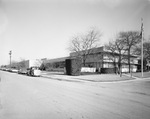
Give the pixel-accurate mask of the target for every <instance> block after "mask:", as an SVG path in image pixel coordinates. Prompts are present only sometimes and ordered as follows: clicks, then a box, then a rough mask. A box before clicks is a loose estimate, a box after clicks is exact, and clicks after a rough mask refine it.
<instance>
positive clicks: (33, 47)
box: [0, 0, 150, 65]
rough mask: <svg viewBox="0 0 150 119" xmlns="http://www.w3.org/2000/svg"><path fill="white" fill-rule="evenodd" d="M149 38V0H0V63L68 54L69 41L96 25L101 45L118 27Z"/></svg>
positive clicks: (118, 29) (112, 36)
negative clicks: (141, 32) (141, 30)
mask: <svg viewBox="0 0 150 119" xmlns="http://www.w3.org/2000/svg"><path fill="white" fill-rule="evenodd" d="M141 18H143V23H144V38H145V39H148V38H150V22H149V21H150V0H0V65H5V64H8V63H9V60H10V59H9V51H10V50H11V51H12V61H21V60H22V59H39V58H48V59H52V58H60V57H65V56H69V53H70V52H69V50H68V49H67V48H68V47H69V41H70V39H71V38H72V37H73V36H74V35H76V34H79V33H86V32H87V31H88V30H89V29H90V28H91V27H96V28H97V29H98V30H99V31H100V32H101V33H102V37H101V40H100V44H101V45H103V44H105V43H107V42H108V41H109V40H111V39H112V38H114V37H115V35H116V34H117V33H118V32H120V31H132V30H133V31H140V29H141Z"/></svg>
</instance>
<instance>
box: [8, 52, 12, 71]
mask: <svg viewBox="0 0 150 119" xmlns="http://www.w3.org/2000/svg"><path fill="white" fill-rule="evenodd" d="M11 54H12V51H10V52H9V55H10V68H11Z"/></svg>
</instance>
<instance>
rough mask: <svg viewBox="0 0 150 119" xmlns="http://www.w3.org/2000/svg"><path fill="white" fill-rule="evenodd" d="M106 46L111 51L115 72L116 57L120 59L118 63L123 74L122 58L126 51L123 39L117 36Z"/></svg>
mask: <svg viewBox="0 0 150 119" xmlns="http://www.w3.org/2000/svg"><path fill="white" fill-rule="evenodd" d="M105 48H106V49H107V50H108V51H109V56H110V57H109V58H110V59H111V60H112V61H113V62H114V67H115V72H117V71H116V70H117V68H116V59H118V61H117V64H118V68H119V73H120V76H121V72H122V71H121V69H122V60H123V59H124V56H125V53H126V50H125V45H124V43H123V40H122V39H119V38H116V39H115V40H114V41H109V43H108V44H106V45H105Z"/></svg>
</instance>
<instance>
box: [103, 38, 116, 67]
mask: <svg viewBox="0 0 150 119" xmlns="http://www.w3.org/2000/svg"><path fill="white" fill-rule="evenodd" d="M104 47H105V49H106V50H108V58H109V59H110V60H111V61H112V62H113V63H114V67H116V52H117V48H116V44H115V41H114V40H111V41H109V43H108V44H105V46H104Z"/></svg>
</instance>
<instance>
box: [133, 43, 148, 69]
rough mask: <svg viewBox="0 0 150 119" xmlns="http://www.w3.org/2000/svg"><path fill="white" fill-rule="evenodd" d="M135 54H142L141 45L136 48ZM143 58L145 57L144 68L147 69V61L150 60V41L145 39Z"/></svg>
mask: <svg viewBox="0 0 150 119" xmlns="http://www.w3.org/2000/svg"><path fill="white" fill-rule="evenodd" d="M134 54H135V55H141V45H139V46H138V47H136V48H135V49H134ZM143 58H144V69H146V68H145V67H146V63H145V62H148V61H150V41H145V42H144V43H143Z"/></svg>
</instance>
